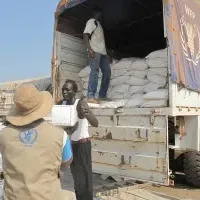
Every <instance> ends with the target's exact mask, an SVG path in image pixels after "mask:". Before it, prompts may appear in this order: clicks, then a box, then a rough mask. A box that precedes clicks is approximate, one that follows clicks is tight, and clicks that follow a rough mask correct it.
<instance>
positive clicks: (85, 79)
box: [78, 59, 118, 96]
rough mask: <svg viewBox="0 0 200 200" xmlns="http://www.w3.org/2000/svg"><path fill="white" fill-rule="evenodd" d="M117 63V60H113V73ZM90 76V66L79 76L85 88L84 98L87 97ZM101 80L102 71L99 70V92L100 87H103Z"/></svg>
mask: <svg viewBox="0 0 200 200" xmlns="http://www.w3.org/2000/svg"><path fill="white" fill-rule="evenodd" d="M117 62H118V61H117V60H115V59H113V62H112V63H111V71H112V66H113V65H114V64H115V63H117ZM111 73H112V72H111ZM89 74H90V66H87V67H85V68H84V69H83V70H81V71H80V72H79V74H78V76H79V78H80V79H81V83H82V86H83V91H82V93H83V95H84V96H87V90H88V81H89ZM101 78H102V73H101V69H99V78H98V87H97V91H99V89H100V86H101Z"/></svg>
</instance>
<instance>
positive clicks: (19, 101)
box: [6, 84, 53, 126]
mask: <svg viewBox="0 0 200 200" xmlns="http://www.w3.org/2000/svg"><path fill="white" fill-rule="evenodd" d="M13 101H14V105H13V109H12V110H11V111H10V113H9V114H8V115H7V116H6V120H7V121H8V122H9V123H11V124H12V125H15V126H24V125H28V124H31V123H33V122H35V121H37V120H39V119H42V118H44V117H46V116H47V115H48V114H49V113H50V112H51V109H52V106H53V98H52V96H51V94H50V93H49V92H46V91H42V92H40V91H39V90H38V89H37V88H36V87H35V86H34V85H32V84H25V85H22V86H20V87H19V88H17V89H16V91H15V95H14V98H13Z"/></svg>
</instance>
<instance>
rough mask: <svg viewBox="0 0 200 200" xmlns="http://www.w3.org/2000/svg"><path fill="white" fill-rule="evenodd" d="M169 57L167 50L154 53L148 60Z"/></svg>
mask: <svg viewBox="0 0 200 200" xmlns="http://www.w3.org/2000/svg"><path fill="white" fill-rule="evenodd" d="M166 57H167V48H166V49H161V50H157V51H154V52H152V53H150V54H149V55H148V56H146V58H166Z"/></svg>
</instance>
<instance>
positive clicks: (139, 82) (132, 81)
mask: <svg viewBox="0 0 200 200" xmlns="http://www.w3.org/2000/svg"><path fill="white" fill-rule="evenodd" d="M147 82H148V81H147V80H145V79H142V78H137V77H134V76H130V77H129V79H126V81H125V83H127V84H129V85H134V86H136V85H137V86H142V85H145V84H146V83H147Z"/></svg>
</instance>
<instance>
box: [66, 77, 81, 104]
mask: <svg viewBox="0 0 200 200" xmlns="http://www.w3.org/2000/svg"><path fill="white" fill-rule="evenodd" d="M77 92H78V85H77V84H76V82H75V81H73V80H66V81H65V84H64V85H63V87H62V95H63V99H64V100H66V101H71V100H72V99H73V98H74V97H75V95H76V93H77Z"/></svg>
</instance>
